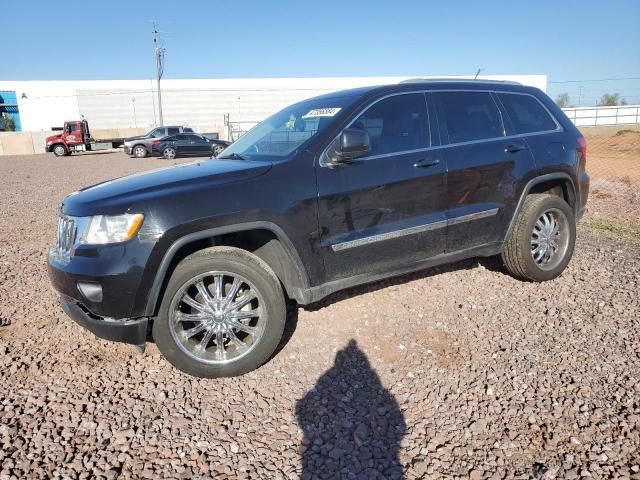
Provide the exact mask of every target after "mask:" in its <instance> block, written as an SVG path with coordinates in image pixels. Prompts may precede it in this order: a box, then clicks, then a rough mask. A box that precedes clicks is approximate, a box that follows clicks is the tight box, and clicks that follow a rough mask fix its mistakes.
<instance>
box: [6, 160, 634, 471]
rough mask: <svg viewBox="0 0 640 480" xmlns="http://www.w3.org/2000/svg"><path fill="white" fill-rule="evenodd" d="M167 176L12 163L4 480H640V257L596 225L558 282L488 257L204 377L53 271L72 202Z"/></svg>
mask: <svg viewBox="0 0 640 480" xmlns="http://www.w3.org/2000/svg"><path fill="white" fill-rule="evenodd" d="M167 163H168V162H167V161H166V160H156V159H146V160H131V159H128V158H125V157H124V156H122V155H121V154H104V155H92V156H84V157H71V158H65V159H55V158H53V157H52V156H44V155H41V156H29V157H0V178H2V187H1V189H0V205H2V210H1V211H2V216H0V320H2V321H5V322H6V321H10V322H11V324H10V325H9V326H6V327H0V447H1V449H0V478H1V479H5V478H27V477H40V478H43V477H49V478H51V477H62V478H88V477H92V478H93V477H97V478H116V477H124V478H131V477H143V478H212V477H215V478H221V479H224V478H254V479H266V478H269V479H270V478H290V479H294V478H305V479H311V478H349V479H350V478H358V479H372V478H408V479H413V478H465V479H466V478H473V479H480V478H498V479H501V478H523V479H525V478H546V479H552V478H558V479H560V478H566V479H571V478H580V477H584V478H634V479H640V454H639V450H640V382H639V380H640V378H639V376H640V373H639V372H640V329H639V326H640V288H639V285H640V269H639V268H638V265H639V260H640V258H639V256H640V254H639V251H640V249H639V247H640V244H638V243H635V241H634V240H622V239H616V238H614V237H612V236H607V235H605V234H602V233H599V231H595V230H592V229H590V228H587V227H585V226H582V227H581V228H580V229H579V238H578V244H577V247H576V254H575V256H574V259H573V260H572V262H571V264H570V266H569V268H568V270H567V271H566V272H565V273H564V274H563V275H562V276H561V277H560V278H558V279H556V280H554V281H552V282H548V283H544V284H529V283H522V282H519V281H517V280H514V279H512V278H511V277H510V276H508V275H507V274H505V272H504V271H503V269H502V268H501V266H500V265H499V263H498V262H496V261H493V260H482V261H480V262H479V261H465V262H462V263H458V264H455V265H453V266H449V267H446V268H437V269H432V270H429V271H426V272H424V273H421V274H416V275H411V276H404V277H401V278H398V279H393V280H389V281H384V282H379V283H376V284H373V285H370V286H367V287H361V288H358V289H354V290H350V291H348V292H342V293H340V294H337V295H334V296H332V297H330V298H329V299H327V300H325V301H323V302H322V303H321V304H319V305H315V306H313V307H312V308H309V309H306V310H304V309H300V310H299V311H298V312H294V313H292V314H291V317H290V319H289V320H290V321H289V328H288V332H287V339H286V341H285V342H284V343H283V346H282V349H281V351H280V352H279V353H278V354H277V355H276V356H275V357H274V358H273V359H272V360H271V361H270V362H268V363H267V364H266V365H265V366H263V367H262V368H260V369H259V370H257V371H255V372H252V373H250V374H248V375H246V376H244V377H241V378H233V379H224V380H198V379H194V378H190V377H187V376H186V375H183V374H181V373H179V372H177V371H176V370H174V369H173V368H172V367H171V366H170V365H169V364H168V363H167V362H166V361H164V360H163V359H162V358H161V356H160V355H159V353H158V351H157V349H156V348H155V346H153V345H151V346H150V347H148V348H147V351H146V353H145V354H143V355H141V354H137V353H135V352H134V351H133V349H132V348H131V347H128V346H126V345H118V344H113V343H108V342H105V341H101V340H98V339H96V338H95V337H93V336H92V335H91V334H89V333H87V332H86V331H84V330H83V329H81V328H80V327H78V326H76V325H75V324H74V323H73V322H72V321H71V320H69V319H67V318H66V317H65V316H64V314H63V313H62V311H61V310H60V308H59V307H58V306H57V303H56V297H55V294H54V292H53V291H52V289H51V288H50V287H49V282H48V280H47V274H46V253H47V250H48V247H49V245H51V244H52V243H53V241H54V227H55V222H56V214H57V205H58V203H59V201H60V199H61V198H62V197H63V196H64V195H65V194H66V193H68V192H70V191H72V190H74V189H76V188H78V187H80V186H83V185H87V184H91V183H95V182H97V181H100V180H102V179H106V178H110V177H114V176H119V175H123V174H126V173H130V172H134V171H140V170H144V169H150V168H154V167H156V166H158V165H166V164H167Z"/></svg>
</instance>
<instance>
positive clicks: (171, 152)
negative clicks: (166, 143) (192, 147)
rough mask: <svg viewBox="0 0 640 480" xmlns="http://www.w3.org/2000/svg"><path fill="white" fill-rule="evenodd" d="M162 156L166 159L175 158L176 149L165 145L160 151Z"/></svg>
mask: <svg viewBox="0 0 640 480" xmlns="http://www.w3.org/2000/svg"><path fill="white" fill-rule="evenodd" d="M162 156H163V157H164V158H166V159H168V160H173V159H174V158H176V149H175V148H173V147H167V148H165V149H164V150H163V151H162Z"/></svg>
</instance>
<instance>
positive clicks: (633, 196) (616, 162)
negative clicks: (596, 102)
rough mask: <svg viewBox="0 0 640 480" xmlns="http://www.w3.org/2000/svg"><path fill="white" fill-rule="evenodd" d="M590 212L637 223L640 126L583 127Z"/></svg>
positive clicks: (639, 220)
mask: <svg viewBox="0 0 640 480" xmlns="http://www.w3.org/2000/svg"><path fill="white" fill-rule="evenodd" d="M582 133H583V134H584V135H585V137H586V139H587V172H588V173H589V175H590V176H591V198H590V202H589V209H590V211H591V214H592V215H595V216H599V217H603V218H606V219H608V220H610V221H614V222H622V223H627V224H628V223H632V224H640V193H639V192H640V127H639V126H617V127H597V128H583V129H582Z"/></svg>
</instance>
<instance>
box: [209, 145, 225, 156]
mask: <svg viewBox="0 0 640 480" xmlns="http://www.w3.org/2000/svg"><path fill="white" fill-rule="evenodd" d="M225 148H227V147H225V146H224V145H220V144H216V145H214V146H213V148H212V149H211V153H212V154H213V156H214V157H216V158H217V157H218V155H220V154H221V153H222V152H223V151H224V149H225Z"/></svg>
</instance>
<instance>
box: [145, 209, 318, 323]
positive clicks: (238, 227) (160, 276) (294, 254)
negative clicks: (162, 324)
mask: <svg viewBox="0 0 640 480" xmlns="http://www.w3.org/2000/svg"><path fill="white" fill-rule="evenodd" d="M248 230H268V231H270V232H271V233H273V234H274V235H275V236H276V238H277V239H278V240H279V241H280V243H281V244H282V246H283V248H284V250H285V252H286V253H287V255H288V256H289V260H290V261H291V262H292V265H293V267H294V268H295V270H296V272H297V273H298V279H299V285H296V286H291V288H292V290H294V293H296V295H295V296H297V297H299V298H302V296H303V292H304V291H306V290H308V289H309V288H310V287H309V277H308V275H307V271H306V269H305V268H304V264H303V263H302V259H301V258H300V255H299V254H298V251H297V250H296V248H295V247H294V245H293V242H291V240H290V239H289V237H288V236H287V234H286V233H285V232H284V230H282V228H280V227H279V226H278V225H276V224H275V223H272V222H267V221H257V222H247V223H240V224H233V225H225V226H222V227H216V228H209V229H206V230H200V231H198V232H193V233H189V234H187V235H184V236H182V237H180V238H178V239H177V240H175V241H174V242H173V243H172V244H171V245H170V246H169V248H168V249H167V251H166V252H165V253H164V256H163V257H162V261H161V262H160V265H159V267H158V270H157V271H156V274H155V277H154V279H153V284H152V286H151V289H150V290H149V295H148V297H147V303H146V307H145V310H144V316H147V317H152V316H154V315H155V312H156V310H157V306H158V303H159V301H160V298H159V297H160V291H161V289H162V286H163V284H164V282H165V278H166V275H167V272H168V270H169V266H170V265H171V262H172V261H173V258H174V257H175V255H176V253H177V252H178V250H180V248H182V247H183V246H185V245H187V244H189V243H191V242H195V241H197V240H202V239H204V238H211V237H215V236H218V235H224V234H226V233H237V232H243V231H248ZM295 290H298V291H297V292H296V291H295Z"/></svg>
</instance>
